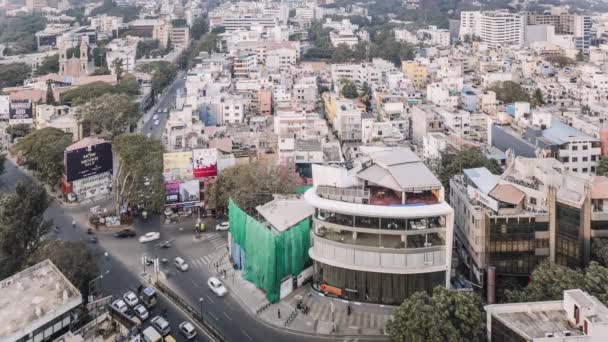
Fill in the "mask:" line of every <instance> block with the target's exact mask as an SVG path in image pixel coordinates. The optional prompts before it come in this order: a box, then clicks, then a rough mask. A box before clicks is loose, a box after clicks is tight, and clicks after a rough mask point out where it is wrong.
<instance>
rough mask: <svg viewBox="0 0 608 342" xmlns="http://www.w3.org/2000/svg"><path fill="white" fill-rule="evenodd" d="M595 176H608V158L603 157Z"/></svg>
mask: <svg viewBox="0 0 608 342" xmlns="http://www.w3.org/2000/svg"><path fill="white" fill-rule="evenodd" d="M595 174H596V175H598V176H608V156H602V157H601V158H600V160H599V161H598V162H597V167H596V168H595Z"/></svg>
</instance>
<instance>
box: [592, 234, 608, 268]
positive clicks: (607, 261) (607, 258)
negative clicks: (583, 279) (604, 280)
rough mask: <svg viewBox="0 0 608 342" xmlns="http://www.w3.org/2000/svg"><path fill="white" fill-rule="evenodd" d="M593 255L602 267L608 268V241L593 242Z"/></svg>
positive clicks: (595, 240)
mask: <svg viewBox="0 0 608 342" xmlns="http://www.w3.org/2000/svg"><path fill="white" fill-rule="evenodd" d="M591 255H592V257H593V259H594V260H597V261H598V262H599V263H600V264H602V266H604V267H608V239H606V238H594V239H592V240H591Z"/></svg>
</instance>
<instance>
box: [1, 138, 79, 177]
mask: <svg viewBox="0 0 608 342" xmlns="http://www.w3.org/2000/svg"><path fill="white" fill-rule="evenodd" d="M71 144H72V133H66V132H64V131H62V130H60V129H57V128H54V127H46V128H43V129H39V130H35V131H33V132H31V133H29V134H28V135H26V136H25V137H23V138H22V139H21V140H19V142H17V143H16V144H14V145H13V146H12V147H11V153H12V154H13V155H16V156H17V158H18V160H20V161H22V162H23V165H24V166H25V167H26V168H27V169H28V170H31V171H33V172H34V176H35V177H36V178H37V179H38V180H40V181H41V182H43V183H45V184H47V185H49V186H51V187H55V186H56V185H57V184H59V180H60V178H61V174H62V173H63V152H64V151H65V149H66V147H68V146H70V145H71Z"/></svg>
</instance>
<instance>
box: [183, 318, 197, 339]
mask: <svg viewBox="0 0 608 342" xmlns="http://www.w3.org/2000/svg"><path fill="white" fill-rule="evenodd" d="M179 332H181V333H182V335H184V337H185V338H186V339H187V340H191V339H193V338H194V337H195V336H196V329H194V326H193V325H192V323H190V322H182V323H180V325H179Z"/></svg>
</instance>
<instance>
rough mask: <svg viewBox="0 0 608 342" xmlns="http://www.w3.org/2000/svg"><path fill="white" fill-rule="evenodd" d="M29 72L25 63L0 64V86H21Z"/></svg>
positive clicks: (29, 68)
mask: <svg viewBox="0 0 608 342" xmlns="http://www.w3.org/2000/svg"><path fill="white" fill-rule="evenodd" d="M31 72H32V68H31V67H30V66H29V65H27V64H25V63H10V64H0V88H5V87H16V86H22V85H23V81H25V80H26V79H27V78H28V76H29V74H30V73H31Z"/></svg>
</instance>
